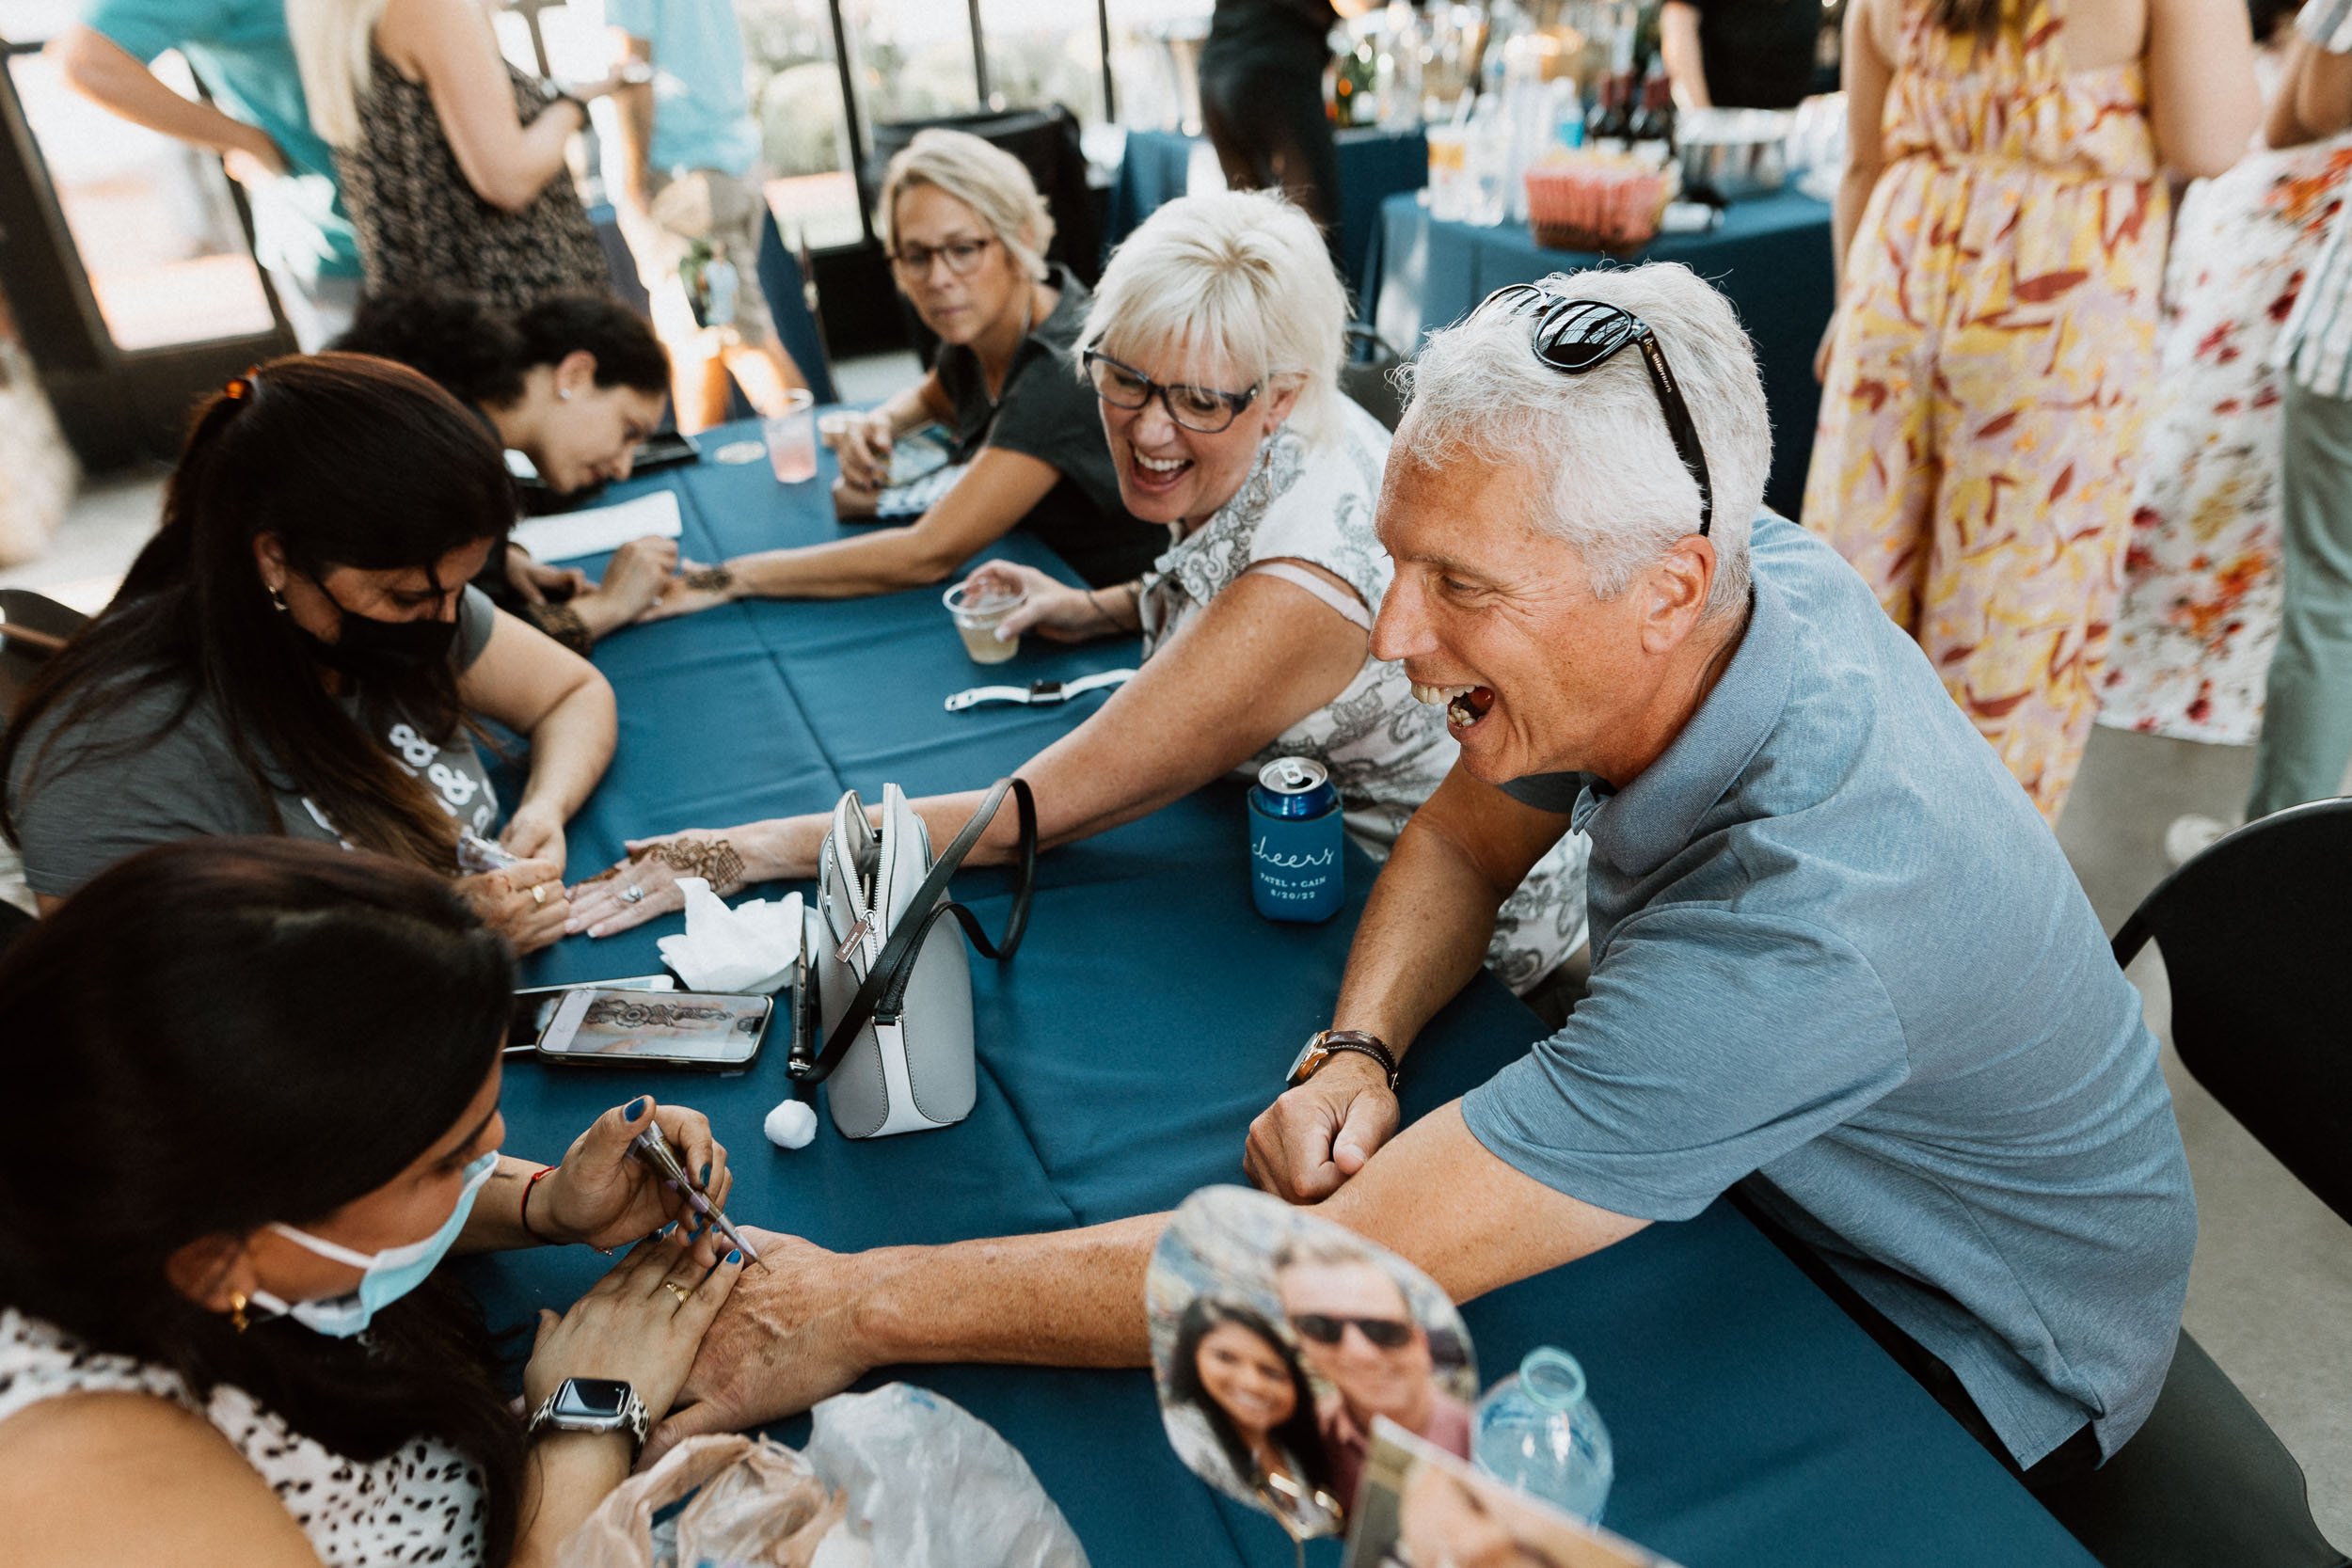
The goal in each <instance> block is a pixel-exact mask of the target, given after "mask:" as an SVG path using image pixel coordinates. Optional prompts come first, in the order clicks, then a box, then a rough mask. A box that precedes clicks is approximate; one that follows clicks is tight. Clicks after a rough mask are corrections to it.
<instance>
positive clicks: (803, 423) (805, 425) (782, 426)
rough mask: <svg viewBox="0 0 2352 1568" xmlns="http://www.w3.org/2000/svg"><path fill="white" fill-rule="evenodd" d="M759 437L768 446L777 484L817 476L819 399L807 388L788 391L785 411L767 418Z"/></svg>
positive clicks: (785, 399)
mask: <svg viewBox="0 0 2352 1568" xmlns="http://www.w3.org/2000/svg"><path fill="white" fill-rule="evenodd" d="M759 434H760V436H761V438H762V439H764V440H765V441H766V442H767V443H768V466H769V467H771V468H772V469H774V470H775V475H776V483H779V484H798V483H801V482H802V481H803V480H811V479H815V478H816V477H817V398H816V395H815V394H814V393H812V392H810V391H809V389H808V388H805V387H794V388H790V389H788V390H787V391H786V392H785V394H784V405H783V409H782V411H781V412H779V413H775V414H771V415H767V416H765V417H763V418H762V419H761V420H760V421H759Z"/></svg>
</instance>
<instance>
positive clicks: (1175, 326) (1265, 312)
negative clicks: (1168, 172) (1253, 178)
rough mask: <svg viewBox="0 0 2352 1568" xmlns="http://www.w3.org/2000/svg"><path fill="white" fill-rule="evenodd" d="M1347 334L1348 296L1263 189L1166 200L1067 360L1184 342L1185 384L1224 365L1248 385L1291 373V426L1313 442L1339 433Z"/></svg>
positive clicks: (1101, 292) (1326, 255)
mask: <svg viewBox="0 0 2352 1568" xmlns="http://www.w3.org/2000/svg"><path fill="white" fill-rule="evenodd" d="M1346 337H1347V291H1346V289H1344V288H1343V287H1342V286H1341V283H1340V278H1339V274H1338V273H1336V272H1335V271H1333V270H1332V267H1331V255H1330V252H1329V251H1327V250H1326V249H1325V248H1324V245H1323V235H1322V234H1321V233H1320V232H1318V231H1317V230H1316V229H1315V226H1314V222H1313V220H1311V218H1309V217H1308V216H1307V214H1305V213H1303V212H1301V211H1299V209H1298V208H1297V207H1295V206H1294V205H1293V204H1292V203H1291V202H1289V201H1287V200H1285V199H1284V198H1282V197H1280V196H1279V195H1277V194H1275V193H1274V192H1271V191H1220V192H1218V193H1216V194H1215V195H1211V196H1188V197H1184V198H1182V199H1180V200H1176V201H1171V202H1169V203H1168V205H1167V206H1165V207H1162V208H1161V209H1160V210H1159V211H1158V212H1156V213H1153V214H1152V215H1151V216H1150V217H1148V218H1146V219H1144V220H1143V223H1142V225H1141V227H1139V228H1137V229H1136V231H1135V232H1134V233H1133V234H1131V235H1129V236H1128V238H1127V242H1126V244H1124V245H1120V247H1119V249H1118V250H1117V251H1116V252H1114V253H1113V254H1112V256H1111V260H1110V265H1108V266H1107V267H1105V268H1104V269H1103V281H1102V283H1101V285H1100V286H1099V287H1098V288H1096V290H1095V292H1094V308H1093V309H1090V310H1089V311H1088V312H1087V320H1086V326H1085V329H1084V330H1083V331H1082V332H1081V333H1080V334H1079V337H1078V344H1077V353H1078V355H1079V356H1083V355H1084V353H1085V352H1086V351H1087V350H1088V349H1093V348H1099V349H1101V350H1102V352H1104V354H1107V355H1109V356H1111V357H1112V358H1114V359H1125V358H1128V357H1130V356H1134V355H1139V354H1148V353H1150V352H1151V351H1152V350H1153V349H1156V348H1159V347H1161V346H1164V345H1172V344H1182V345H1183V348H1184V362H1185V370H1184V373H1185V374H1186V375H1187V376H1202V375H1205V374H1206V373H1207V371H1206V367H1208V366H1209V365H1210V364H1212V363H1213V362H1214V361H1216V360H1218V359H1223V360H1224V361H1226V362H1227V363H1228V364H1229V365H1230V366H1231V367H1232V370H1233V372H1235V373H1237V374H1240V375H1244V376H1247V377H1248V378H1249V384H1250V385H1251V386H1253V387H1254V386H1259V385H1262V384H1266V383H1270V382H1273V381H1275V380H1277V379H1279V378H1281V377H1285V376H1298V377H1301V378H1303V380H1304V385H1303V386H1302V387H1301V388H1299V393H1298V402H1297V403H1296V404H1295V405H1294V406H1293V408H1292V410H1291V417H1290V422H1291V425H1292V427H1293V428H1295V430H1297V431H1298V433H1299V434H1300V435H1301V436H1305V437H1306V438H1307V439H1308V440H1309V441H1311V442H1321V441H1324V440H1327V439H1329V438H1331V437H1332V436H1335V435H1336V434H1337V432H1338V429H1339V376H1340V357H1341V355H1342V354H1343V352H1344V349H1345V344H1346ZM1080 373H1081V374H1083V373H1084V372H1083V370H1081V372H1080ZM1225 389H1226V390H1228V391H1238V390H1239V389H1240V388H1225Z"/></svg>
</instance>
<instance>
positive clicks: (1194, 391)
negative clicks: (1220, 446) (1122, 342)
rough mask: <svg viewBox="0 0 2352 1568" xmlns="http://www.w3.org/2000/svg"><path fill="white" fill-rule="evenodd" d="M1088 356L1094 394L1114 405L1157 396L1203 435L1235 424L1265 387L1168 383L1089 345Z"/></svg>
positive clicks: (1137, 405) (1124, 405)
mask: <svg viewBox="0 0 2352 1568" xmlns="http://www.w3.org/2000/svg"><path fill="white" fill-rule="evenodd" d="M1085 359H1086V368H1087V379H1088V380H1089V381H1090V382H1092V383H1093V385H1094V395H1095V396H1096V397H1098V398H1101V399H1102V400H1103V401H1104V403H1107V404H1110V405H1111V406H1112V407H1113V408H1130V409H1133V408H1141V407H1143V406H1144V405H1145V404H1148V403H1150V402H1151V401H1152V399H1153V398H1154V397H1156V398H1158V399H1159V400H1160V406H1161V407H1163V408H1166V409H1167V410H1168V418H1169V419H1171V420H1175V421H1176V422H1177V423H1178V424H1180V425H1183V426H1184V428H1185V429H1186V430H1189V431H1192V432H1194V433H1196V434H1198V435H1201V436H1214V435H1216V433H1217V432H1218V431H1220V430H1224V429H1226V428H1227V427H1228V426H1230V425H1232V422H1233V421H1234V420H1238V419H1240V418H1241V415H1242V410H1243V409H1245V408H1248V406H1249V405H1250V404H1252V403H1255V402H1256V401H1257V400H1258V393H1259V392H1260V391H1261V390H1262V389H1263V388H1261V387H1252V388H1249V390H1248V391H1246V392H1220V391H1218V390H1217V389H1216V388H1214V387H1165V386H1162V385H1161V384H1160V383H1159V382H1156V381H1154V380H1152V378H1151V377H1150V376H1148V375H1146V374H1144V373H1143V372H1141V371H1139V370H1136V368H1135V367H1134V366H1132V365H1122V364H1120V362H1119V361H1118V360H1116V359H1114V358H1112V357H1111V356H1109V355H1107V354H1097V353H1095V352H1094V351H1093V350H1092V349H1089V350H1087V351H1086V356H1085Z"/></svg>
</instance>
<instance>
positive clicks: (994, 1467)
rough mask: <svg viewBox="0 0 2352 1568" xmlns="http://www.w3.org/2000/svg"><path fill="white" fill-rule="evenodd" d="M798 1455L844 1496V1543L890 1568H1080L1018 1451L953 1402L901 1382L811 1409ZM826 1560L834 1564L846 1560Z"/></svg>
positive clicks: (1079, 1550) (1080, 1556)
mask: <svg viewBox="0 0 2352 1568" xmlns="http://www.w3.org/2000/svg"><path fill="white" fill-rule="evenodd" d="M811 1415H812V1417H813V1418H814V1419H815V1422H816V1431H815V1433H813V1434H812V1435H811V1436H810V1438H809V1440H808V1447H807V1448H806V1449H803V1456H804V1457H805V1458H806V1460H807V1462H808V1464H809V1465H810V1466H811V1467H812V1468H814V1469H815V1471H816V1473H817V1474H818V1476H819V1477H821V1478H823V1480H824V1481H825V1482H826V1483H827V1484H829V1485H832V1486H835V1487H838V1488H840V1489H841V1490H842V1491H844V1492H846V1493H847V1494H848V1495H849V1520H848V1530H847V1531H846V1532H845V1533H847V1534H848V1535H850V1536H851V1537H853V1538H855V1539H856V1540H857V1541H859V1542H861V1543H863V1544H865V1545H866V1548H867V1549H868V1551H869V1552H870V1553H871V1560H872V1561H873V1562H874V1563H876V1564H878V1565H879V1564H888V1568H1087V1555H1086V1550H1085V1548H1084V1547H1082V1546H1080V1545H1079V1544H1078V1538H1077V1536H1076V1535H1074V1534H1073V1533H1072V1531H1071V1528H1070V1524H1069V1521H1067V1520H1065V1519H1064V1518H1063V1517H1062V1516H1061V1510H1060V1509H1058V1508H1057V1507H1055V1506H1054V1499H1053V1498H1051V1497H1047V1496H1046V1495H1045V1489H1044V1488H1043V1487H1042V1486H1040V1485H1039V1484H1038V1480H1037V1477H1036V1475H1035V1474H1033V1473H1032V1472H1031V1471H1030V1469H1029V1465H1028V1462H1027V1461H1026V1460H1024V1459H1023V1458H1022V1457H1021V1455H1020V1453H1019V1451H1018V1450H1016V1449H1014V1448H1013V1446H1012V1445H1011V1444H1010V1443H1008V1442H1006V1441H1005V1440H1004V1439H1003V1438H1002V1437H1000V1436H998V1435H997V1434H996V1432H995V1430H994V1429H993V1428H992V1427H990V1426H989V1425H988V1423H987V1422H985V1421H982V1420H981V1419H979V1418H977V1417H976V1416H974V1415H972V1414H971V1413H970V1412H969V1411H966V1410H965V1409H963V1408H962V1407H961V1405H958V1404H957V1403H955V1402H953V1401H951V1400H946V1399H942V1398H941V1397H940V1396H939V1395H937V1394H934V1393H931V1392H930V1391H929V1390H928V1389H923V1388H916V1387H914V1386H911V1385H908V1384H904V1383H891V1384H885V1385H883V1386H882V1387H880V1388H877V1389H875V1390H874V1391H873V1392H872V1393H870V1394H838V1395H835V1396H834V1398H832V1399H829V1400H827V1401H825V1402H824V1403H822V1404H820V1405H818V1407H817V1408H816V1409H815V1410H814V1411H813V1412H811ZM844 1545H845V1544H844V1543H840V1542H836V1543H835V1544H834V1547H833V1548H831V1549H829V1550H828V1552H827V1568H830V1564H831V1563H832V1562H833V1561H836V1560H838V1561H841V1562H843V1563H845V1564H846V1563H847V1562H849V1561H850V1560H852V1559H851V1558H850V1556H849V1555H848V1554H846V1553H845V1554H844V1555H843V1556H841V1557H839V1558H836V1557H835V1556H834V1552H835V1551H838V1550H841V1549H842V1547H843V1546H844Z"/></svg>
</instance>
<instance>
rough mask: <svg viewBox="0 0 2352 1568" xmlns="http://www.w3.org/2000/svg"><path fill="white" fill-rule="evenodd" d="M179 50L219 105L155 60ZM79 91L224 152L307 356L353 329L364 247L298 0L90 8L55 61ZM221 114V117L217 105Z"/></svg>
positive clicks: (58, 42) (140, 121)
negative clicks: (316, 91)
mask: <svg viewBox="0 0 2352 1568" xmlns="http://www.w3.org/2000/svg"><path fill="white" fill-rule="evenodd" d="M170 50H177V51H179V53H180V54H181V55H183V57H184V58H185V59H186V60H187V62H188V66H189V69H190V70H192V71H195V72H196V78H197V80H198V81H199V82H201V83H202V84H203V86H204V90H205V91H206V92H207V93H209V94H211V95H212V97H213V99H214V103H199V102H198V101H197V100H195V99H191V98H183V97H182V96H181V95H180V94H179V93H177V92H174V91H173V90H172V89H171V88H169V87H166V86H165V85H164V84H163V83H162V82H160V81H158V80H157V79H156V77H155V73H154V72H153V71H150V70H149V69H148V66H147V62H149V61H151V60H152V59H154V58H155V56H157V55H162V54H164V53H166V52H167V51H170ZM45 53H46V54H47V55H49V57H50V59H51V60H52V61H54V62H55V63H56V68H57V73H58V75H59V76H61V77H62V78H63V79H64V80H65V83H66V85H67V86H68V87H72V88H73V90H74V91H76V92H78V93H80V94H81V95H82V96H83V97H85V98H87V99H88V100H90V101H91V102H92V103H96V104H98V105H99V106H100V107H102V108H104V109H106V110H108V111H110V112H112V113H114V114H117V115H119V116H121V117H122V118H123V119H127V120H129V121H131V122H132V123H133V124H135V125H144V126H146V127H147V128H148V129H149V130H151V131H160V132H162V133H163V134H164V135H167V136H169V137H171V138H173V139H174V140H175V141H183V142H186V143H187V144H188V145H190V146H191V147H200V148H204V149H207V150H211V151H214V152H217V153H219V154H220V161H221V166H223V167H224V168H226V169H227V170H228V171H229V175H230V178H231V179H233V180H235V181H236V182H237V183H238V184H240V185H242V186H244V187H245V193H246V200H247V202H248V203H250V205H251V207H252V209H253V251H254V257H255V259H256V260H257V261H260V262H261V263H262V271H264V272H266V273H268V274H269V279H270V283H271V284H272V286H273V287H274V288H275V289H276V291H277V293H278V306H279V308H280V309H283V310H284V312H285V315H286V325H288V326H291V327H292V328H294V341H295V342H296V343H298V344H300V345H301V347H302V351H303V352H304V353H305V354H313V353H316V352H317V351H318V349H319V348H320V346H321V345H322V344H324V343H325V342H326V341H327V340H328V339H329V338H332V337H334V336H335V335H336V334H338V333H340V332H342V330H343V329H344V328H345V327H347V326H349V325H351V311H352V307H353V306H354V305H356V304H357V303H358V298H359V243H358V239H357V238H356V237H355V236H354V234H353V233H352V228H351V214H348V213H347V212H345V211H344V210H343V200H342V192H341V191H340V190H339V189H338V188H337V186H336V183H335V161H334V157H333V155H332V154H331V153H330V152H329V151H328V150H327V148H326V143H325V142H323V141H321V140H320V139H319V137H318V135H317V134H316V133H314V132H313V131H312V130H311V129H310V107H309V105H308V104H306V103H304V102H303V97H302V77H301V74H300V72H299V71H296V70H295V69H294V44H293V43H292V41H291V40H289V39H288V37H287V34H286V6H285V0H90V3H89V4H88V5H87V7H86V8H84V9H83V12H82V20H81V23H80V24H79V25H76V26H72V27H69V28H67V29H66V30H65V31H64V32H62V33H59V34H58V35H57V36H56V38H55V39H53V40H50V43H49V47H48V49H47V50H46V51H45ZM215 105H217V106H215Z"/></svg>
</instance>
